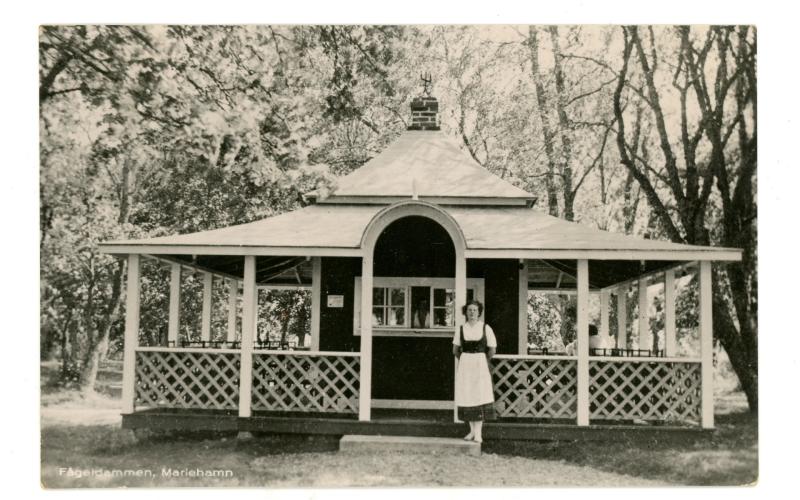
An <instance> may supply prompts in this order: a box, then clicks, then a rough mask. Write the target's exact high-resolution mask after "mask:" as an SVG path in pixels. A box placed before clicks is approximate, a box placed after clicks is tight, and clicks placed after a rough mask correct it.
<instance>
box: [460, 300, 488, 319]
mask: <svg viewBox="0 0 800 500" xmlns="http://www.w3.org/2000/svg"><path fill="white" fill-rule="evenodd" d="M471 305H476V306H478V316H482V315H483V304H481V301H480V300H468V301H467V303H466V304H464V307H462V308H461V314H463V315H464V316H466V315H467V308H468V307H469V306H471Z"/></svg>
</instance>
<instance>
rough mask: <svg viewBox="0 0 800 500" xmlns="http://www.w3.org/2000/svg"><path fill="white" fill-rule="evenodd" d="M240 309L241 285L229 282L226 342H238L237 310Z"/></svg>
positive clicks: (233, 281)
mask: <svg viewBox="0 0 800 500" xmlns="http://www.w3.org/2000/svg"><path fill="white" fill-rule="evenodd" d="M238 307H239V283H238V282H237V281H236V280H232V279H229V280H228V335H227V337H226V339H225V340H227V341H228V342H235V341H236V318H237V317H238V316H239V315H238V313H237V311H236V309H237V308H238Z"/></svg>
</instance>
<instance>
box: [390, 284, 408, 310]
mask: <svg viewBox="0 0 800 500" xmlns="http://www.w3.org/2000/svg"><path fill="white" fill-rule="evenodd" d="M390 290H391V294H392V305H393V306H405V305H406V289H405V288H391V289H390Z"/></svg>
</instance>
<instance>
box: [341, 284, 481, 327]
mask: <svg viewBox="0 0 800 500" xmlns="http://www.w3.org/2000/svg"><path fill="white" fill-rule="evenodd" d="M355 281H356V282H355V301H354V302H355V303H354V305H355V307H354V308H353V309H354V310H353V314H354V317H353V327H354V330H355V334H356V335H359V334H360V333H359V330H360V328H361V307H360V306H361V278H359V277H357V278H355ZM373 284H374V286H373V288H372V326H373V332H377V334H378V335H381V333H380V332H381V331H385V332H389V333H387V335H389V334H390V333H391V334H394V335H422V336H425V335H429V336H430V335H433V336H442V335H451V333H446V332H448V330H449V331H450V332H451V331H452V328H453V326H454V325H455V318H456V316H455V312H454V306H455V288H454V286H453V285H454V284H455V283H454V280H453V279H452V278H423V277H419V278H384V277H375V278H373ZM474 298H478V300H480V299H482V298H483V280H482V279H479V278H469V279H467V300H468V301H469V300H472V299H474ZM436 330H440V332H436ZM392 331H393V333H392ZM402 332H406V333H405V334H404V333H402ZM426 332H428V333H426Z"/></svg>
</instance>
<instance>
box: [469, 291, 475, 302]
mask: <svg viewBox="0 0 800 500" xmlns="http://www.w3.org/2000/svg"><path fill="white" fill-rule="evenodd" d="M474 298H475V291H474V290H473V289H472V288H467V302H469V301H470V300H472V299H474Z"/></svg>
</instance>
